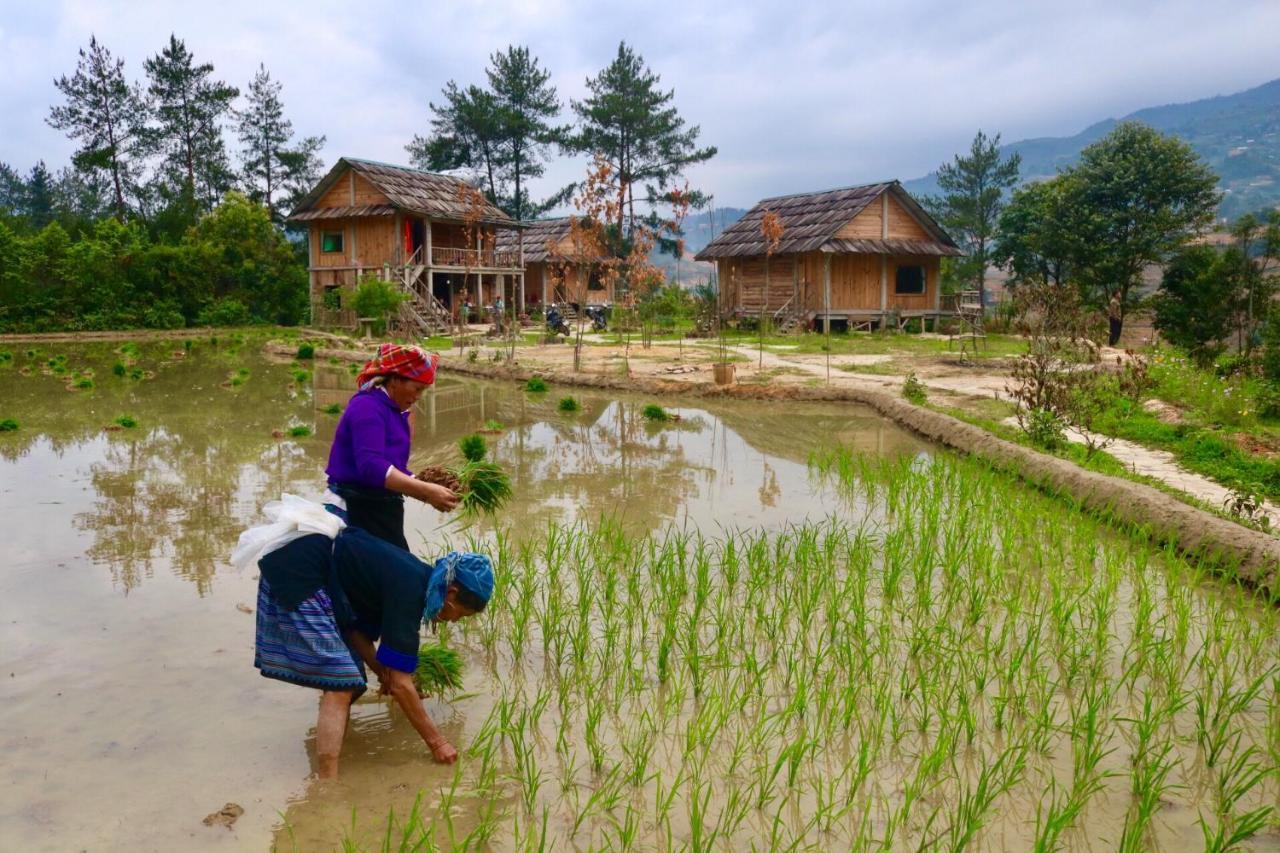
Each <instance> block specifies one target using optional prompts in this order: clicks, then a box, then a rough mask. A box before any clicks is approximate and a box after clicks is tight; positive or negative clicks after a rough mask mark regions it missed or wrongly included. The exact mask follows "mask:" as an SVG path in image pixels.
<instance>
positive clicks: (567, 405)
mask: <svg viewBox="0 0 1280 853" xmlns="http://www.w3.org/2000/svg"><path fill="white" fill-rule="evenodd" d="M557 408H558V409H560V411H562V412H576V411H578V409H579V408H581V407H580V406H579V405H578V401H577V400H576V399H575V398H573V397H561V398H560V403H559V405H558V406H557Z"/></svg>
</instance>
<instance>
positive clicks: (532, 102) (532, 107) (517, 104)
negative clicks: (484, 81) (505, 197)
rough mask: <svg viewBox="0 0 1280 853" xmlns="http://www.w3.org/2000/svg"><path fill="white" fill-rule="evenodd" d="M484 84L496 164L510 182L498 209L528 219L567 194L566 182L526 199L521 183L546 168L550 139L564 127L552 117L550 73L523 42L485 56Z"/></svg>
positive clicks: (555, 106)
mask: <svg viewBox="0 0 1280 853" xmlns="http://www.w3.org/2000/svg"><path fill="white" fill-rule="evenodd" d="M488 76H489V87H490V89H492V91H493V97H494V101H495V104H496V107H497V118H498V142H499V147H500V150H501V152H502V169H503V171H504V173H505V174H506V176H507V177H508V178H509V179H510V182H511V190H512V192H511V199H510V201H509V203H507V204H506V205H505V206H504V209H505V210H506V211H507V212H508V213H510V214H511V215H512V216H514V217H515V218H516V219H517V220H518V221H521V222H523V221H525V220H526V219H534V218H536V217H538V216H541V215H542V214H544V213H546V212H547V211H548V210H550V209H551V208H552V207H555V206H556V205H558V204H560V203H562V202H563V201H564V200H565V199H566V198H568V196H569V193H570V192H572V190H573V187H572V186H568V187H565V188H564V189H562V190H560V191H559V192H558V193H556V194H554V195H553V196H551V197H550V198H547V199H543V200H541V201H536V202H535V201H534V200H532V199H531V198H529V191H528V187H527V183H528V181H529V179H531V178H540V177H542V175H543V174H544V173H545V172H546V166H545V163H546V159H547V156H548V154H549V150H550V146H551V145H552V143H555V142H558V141H562V140H563V138H564V130H563V129H562V128H558V127H555V126H554V125H553V124H552V122H553V121H554V120H555V118H556V116H557V115H558V114H559V113H560V98H559V96H558V95H557V94H556V88H555V86H552V85H551V83H550V80H551V74H550V72H548V71H546V70H544V69H543V68H540V67H539V66H538V60H537V57H535V56H533V55H532V54H530V53H529V48H527V47H515V46H510V47H508V48H507V50H506V52H505V53H495V54H493V55H492V56H491V57H489V70H488Z"/></svg>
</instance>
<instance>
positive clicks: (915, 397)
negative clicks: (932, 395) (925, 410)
mask: <svg viewBox="0 0 1280 853" xmlns="http://www.w3.org/2000/svg"><path fill="white" fill-rule="evenodd" d="M902 396H903V397H904V398H906V400H907V401H908V402H911V403H915V404H916V405H917V406H922V405H924V401H925V400H926V399H927V398H928V396H929V391H928V389H927V388H925V385H924V383H923V382H921V381H920V379H919V378H918V377H917V376H916V375H915V373H914V372H912V373H908V374H907V379H906V381H905V382H903V383H902Z"/></svg>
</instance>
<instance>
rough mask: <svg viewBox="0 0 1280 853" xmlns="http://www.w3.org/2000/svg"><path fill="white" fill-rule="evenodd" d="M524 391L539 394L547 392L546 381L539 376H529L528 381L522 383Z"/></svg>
mask: <svg viewBox="0 0 1280 853" xmlns="http://www.w3.org/2000/svg"><path fill="white" fill-rule="evenodd" d="M524 390H526V391H533V392H534V393H541V392H543V391H546V390H547V380H545V379H543V378H542V377H541V376H530V377H529V380H528V381H527V382H525V383H524Z"/></svg>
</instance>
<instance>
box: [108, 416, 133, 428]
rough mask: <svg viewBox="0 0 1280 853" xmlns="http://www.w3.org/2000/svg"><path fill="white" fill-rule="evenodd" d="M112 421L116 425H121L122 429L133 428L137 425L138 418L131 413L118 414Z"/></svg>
mask: <svg viewBox="0 0 1280 853" xmlns="http://www.w3.org/2000/svg"><path fill="white" fill-rule="evenodd" d="M112 423H114V424H115V425H116V426H118V427H123V428H124V429H133V428H134V427H136V426H137V425H138V420H137V418H135V417H133V416H132V415H120V416H119V417H118V418H116V419H115V420H114V421H113V422H112Z"/></svg>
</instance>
